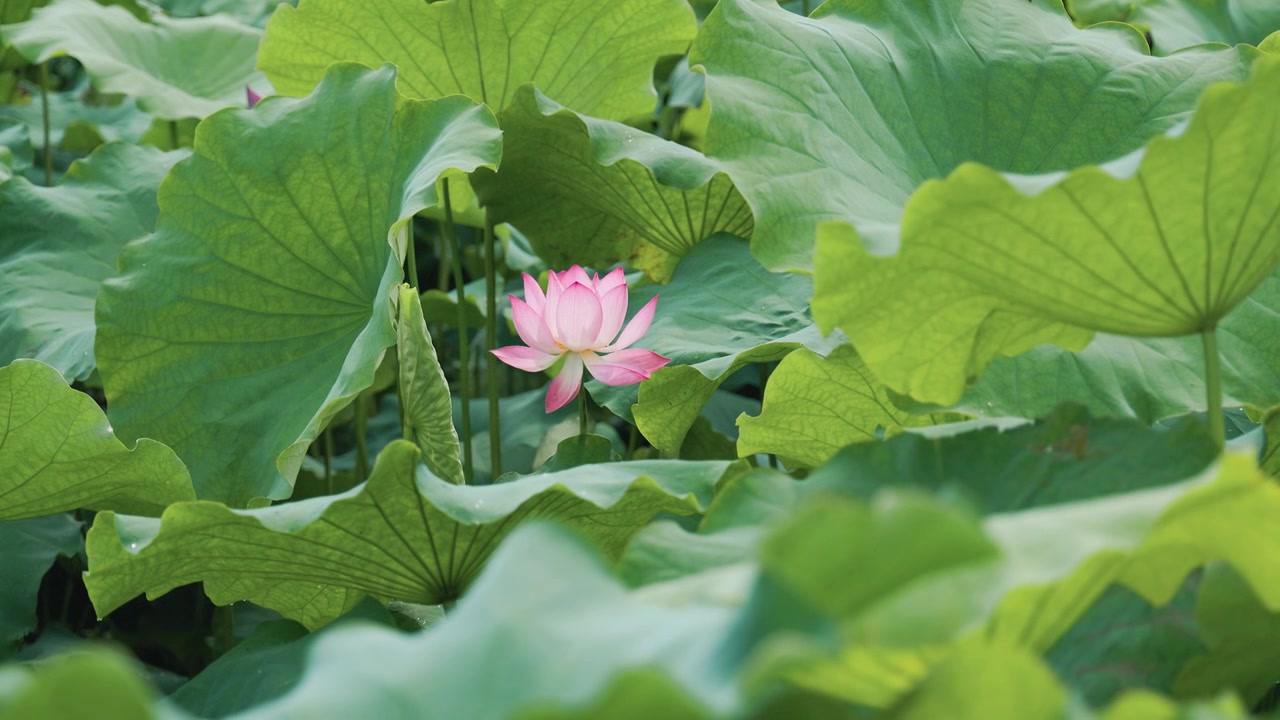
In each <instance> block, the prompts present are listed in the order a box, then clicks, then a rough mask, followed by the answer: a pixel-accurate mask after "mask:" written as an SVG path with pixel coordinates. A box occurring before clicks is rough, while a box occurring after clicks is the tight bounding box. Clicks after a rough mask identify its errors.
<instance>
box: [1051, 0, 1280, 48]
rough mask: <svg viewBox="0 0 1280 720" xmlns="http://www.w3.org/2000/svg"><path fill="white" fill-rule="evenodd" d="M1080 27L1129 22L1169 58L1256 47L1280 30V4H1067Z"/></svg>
mask: <svg viewBox="0 0 1280 720" xmlns="http://www.w3.org/2000/svg"><path fill="white" fill-rule="evenodd" d="M1067 8H1068V10H1070V12H1071V14H1072V15H1073V16H1074V17H1075V18H1076V22H1077V24H1087V25H1092V24H1094V23H1100V22H1108V21H1111V22H1127V23H1129V24H1131V25H1135V26H1137V27H1139V28H1142V29H1143V30H1145V31H1146V32H1147V35H1148V37H1150V38H1151V50H1152V52H1154V53H1156V54H1159V55H1168V54H1169V53H1172V52H1176V51H1178V50H1181V49H1182V48H1186V47H1191V46H1193V45H1200V44H1202V43H1210V42H1218V43H1226V44H1228V45H1236V44H1239V43H1248V44H1249V45H1257V44H1258V43H1260V42H1262V40H1263V39H1264V38H1266V37H1267V36H1268V35H1269V34H1271V33H1273V32H1275V31H1277V30H1280V5H1276V4H1275V3H1273V2H1271V1H1270V0H1136V1H1135V0H1124V1H1123V2H1117V1H1116V0H1104V1H1103V2H1099V1H1098V0H1083V1H1082V0H1068V2H1067Z"/></svg>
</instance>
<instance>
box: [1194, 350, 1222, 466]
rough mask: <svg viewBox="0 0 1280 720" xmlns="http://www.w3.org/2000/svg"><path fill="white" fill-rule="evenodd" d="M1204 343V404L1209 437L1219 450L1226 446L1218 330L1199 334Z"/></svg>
mask: <svg viewBox="0 0 1280 720" xmlns="http://www.w3.org/2000/svg"><path fill="white" fill-rule="evenodd" d="M1200 339H1201V340H1202V341H1203V342H1204V387H1205V403H1206V409H1207V411H1208V414H1209V437H1210V438H1211V439H1212V440H1213V442H1214V444H1215V445H1217V446H1218V449H1219V450H1221V449H1222V447H1223V446H1224V445H1225V444H1226V439H1227V430H1226V422H1225V421H1224V420H1223V417H1222V357H1221V356H1220V355H1219V354H1218V330H1217V328H1214V327H1211V328H1209V329H1208V330H1205V331H1204V332H1202V333H1200Z"/></svg>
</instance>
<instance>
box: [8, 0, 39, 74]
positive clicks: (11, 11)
mask: <svg viewBox="0 0 1280 720" xmlns="http://www.w3.org/2000/svg"><path fill="white" fill-rule="evenodd" d="M47 4H49V0H4V2H0V25H12V24H14V23H19V22H23V21H24V20H28V19H30V18H31V13H32V12H33V11H34V10H35V9H36V8H37V7H43V6H45V5H47ZM26 64H27V61H26V58H24V57H22V53H20V52H18V51H17V50H15V49H14V48H13V47H12V46H11V45H9V43H7V42H4V41H0V72H3V71H8V70H13V69H16V68H20V67H22V66H23V65H26Z"/></svg>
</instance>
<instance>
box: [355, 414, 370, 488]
mask: <svg viewBox="0 0 1280 720" xmlns="http://www.w3.org/2000/svg"><path fill="white" fill-rule="evenodd" d="M368 429H369V412H368V410H367V409H366V408H365V403H364V398H363V397H356V483H357V484H359V483H362V482H364V481H365V478H367V477H368V476H369V446H368V444H366V442H365V437H364V436H365V433H366V432H367V431H368Z"/></svg>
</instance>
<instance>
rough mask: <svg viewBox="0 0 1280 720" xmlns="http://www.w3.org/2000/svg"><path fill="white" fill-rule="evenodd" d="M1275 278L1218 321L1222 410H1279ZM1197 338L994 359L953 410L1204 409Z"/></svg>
mask: <svg viewBox="0 0 1280 720" xmlns="http://www.w3.org/2000/svg"><path fill="white" fill-rule="evenodd" d="M1278 318H1280V275H1276V274H1274V273H1273V274H1272V275H1271V276H1270V277H1269V278H1267V279H1266V280H1264V281H1263V282H1262V284H1261V285H1260V286H1258V289H1257V290H1254V291H1253V293H1252V294H1251V295H1249V297H1247V298H1245V299H1244V301H1243V302H1241V303H1240V305H1239V307H1237V308H1236V309H1235V310H1232V311H1231V313H1229V314H1228V315H1227V316H1226V317H1225V318H1223V319H1222V322H1221V323H1219V324H1218V329H1217V335H1218V343H1219V345H1218V347H1219V350H1220V352H1221V354H1222V389H1223V394H1224V397H1223V403H1224V404H1225V405H1253V406H1256V407H1260V408H1269V407H1273V406H1276V405H1280V383H1277V382H1276V380H1275V379H1276V378H1277V377H1280V333H1277V332H1276V327H1277V319H1278ZM1204 377H1205V374H1204V349H1203V348H1202V347H1201V343H1200V339H1199V338H1190V337H1184V338H1127V337H1122V336H1118V335H1108V334H1106V333H1098V334H1097V335H1095V336H1094V339H1093V342H1091V343H1089V345H1088V347H1086V348H1085V349H1084V350H1081V351H1080V352H1076V353H1072V352H1067V351H1065V350H1063V349H1062V348H1059V347H1056V346H1054V345H1043V346H1041V347H1038V348H1035V349H1034V350H1031V351H1029V352H1026V353H1023V354H1021V355H1017V356H1015V357H1006V358H999V359H997V360H996V361H994V362H993V363H991V365H990V367H988V368H987V370H986V372H985V373H983V375H982V377H981V378H980V379H979V380H978V381H977V382H976V383H974V384H973V385H970V386H969V388H968V390H966V391H965V394H964V397H963V398H962V399H961V401H960V404H959V406H958V409H959V410H961V411H963V412H968V413H973V414H986V415H992V416H996V417H999V416H1014V417H1040V416H1042V415H1044V414H1046V413H1048V412H1049V411H1050V410H1051V409H1052V408H1053V407H1055V406H1057V405H1058V404H1059V403H1062V402H1067V401H1071V402H1078V403H1083V404H1084V405H1086V406H1087V407H1088V408H1089V409H1090V410H1091V411H1092V412H1093V413H1095V414H1098V415H1112V416H1131V417H1137V418H1140V419H1142V420H1145V421H1147V422H1154V421H1156V420H1159V419H1161V418H1165V417H1171V416H1174V415H1181V414H1184V413H1188V412H1193V411H1199V410H1204V409H1205V391H1204Z"/></svg>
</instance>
